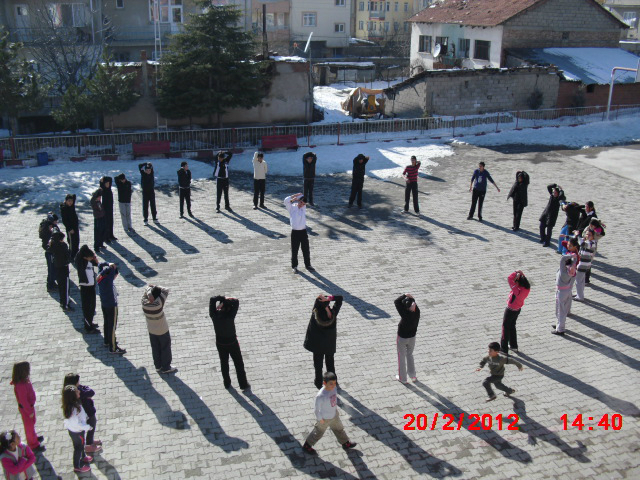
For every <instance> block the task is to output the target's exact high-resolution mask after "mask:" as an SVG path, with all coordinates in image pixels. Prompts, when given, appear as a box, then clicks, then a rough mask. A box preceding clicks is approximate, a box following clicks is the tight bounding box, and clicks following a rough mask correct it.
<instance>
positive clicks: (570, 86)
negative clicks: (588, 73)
mask: <svg viewBox="0 0 640 480" xmlns="http://www.w3.org/2000/svg"><path fill="white" fill-rule="evenodd" d="M589 90H592V91H589ZM580 91H581V92H582V97H583V98H584V106H585V107H593V106H597V105H606V104H607V101H608V99H609V85H592V86H590V88H589V89H587V87H586V86H584V85H583V84H581V83H578V82H560V85H559V89H558V108H566V107H574V106H576V104H575V97H576V94H578V92H580ZM611 104H612V105H640V83H623V84H617V85H615V86H614V87H613V98H612V100H611Z"/></svg>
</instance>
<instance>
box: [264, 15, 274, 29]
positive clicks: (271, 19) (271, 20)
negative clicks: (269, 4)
mask: <svg viewBox="0 0 640 480" xmlns="http://www.w3.org/2000/svg"><path fill="white" fill-rule="evenodd" d="M266 20H267V27H275V26H276V14H275V13H267V16H266Z"/></svg>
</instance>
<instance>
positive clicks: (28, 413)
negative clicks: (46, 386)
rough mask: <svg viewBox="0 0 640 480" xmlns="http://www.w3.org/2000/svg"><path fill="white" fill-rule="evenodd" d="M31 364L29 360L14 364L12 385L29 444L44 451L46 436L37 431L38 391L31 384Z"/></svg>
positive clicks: (35, 449) (37, 449)
mask: <svg viewBox="0 0 640 480" xmlns="http://www.w3.org/2000/svg"><path fill="white" fill-rule="evenodd" d="M30 375H31V365H29V362H18V363H16V364H14V365H13V374H12V377H11V385H13V390H14V392H15V394H16V400H17V401H18V408H19V409H20V415H22V423H23V424H24V432H25V434H26V435H27V444H28V445H29V447H30V448H31V449H32V450H34V451H36V452H41V451H44V450H45V448H44V446H43V445H40V443H41V442H42V441H44V437H42V436H40V437H39V436H38V434H37V433H36V409H35V404H36V392H35V391H34V390H33V386H32V385H31V379H30Z"/></svg>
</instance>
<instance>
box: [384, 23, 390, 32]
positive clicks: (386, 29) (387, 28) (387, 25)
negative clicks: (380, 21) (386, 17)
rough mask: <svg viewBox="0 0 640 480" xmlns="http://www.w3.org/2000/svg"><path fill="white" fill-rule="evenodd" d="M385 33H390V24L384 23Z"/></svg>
mask: <svg viewBox="0 0 640 480" xmlns="http://www.w3.org/2000/svg"><path fill="white" fill-rule="evenodd" d="M384 31H385V32H388V31H389V22H384Z"/></svg>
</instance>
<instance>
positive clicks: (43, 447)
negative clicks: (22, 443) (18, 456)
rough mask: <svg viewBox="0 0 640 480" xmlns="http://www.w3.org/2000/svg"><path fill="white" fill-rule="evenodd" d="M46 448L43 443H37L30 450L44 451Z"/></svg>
mask: <svg viewBox="0 0 640 480" xmlns="http://www.w3.org/2000/svg"><path fill="white" fill-rule="evenodd" d="M46 449H47V447H45V446H44V445H38V446H37V447H36V448H32V449H31V450H33V451H34V452H36V453H38V452H44V451H45V450H46Z"/></svg>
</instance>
